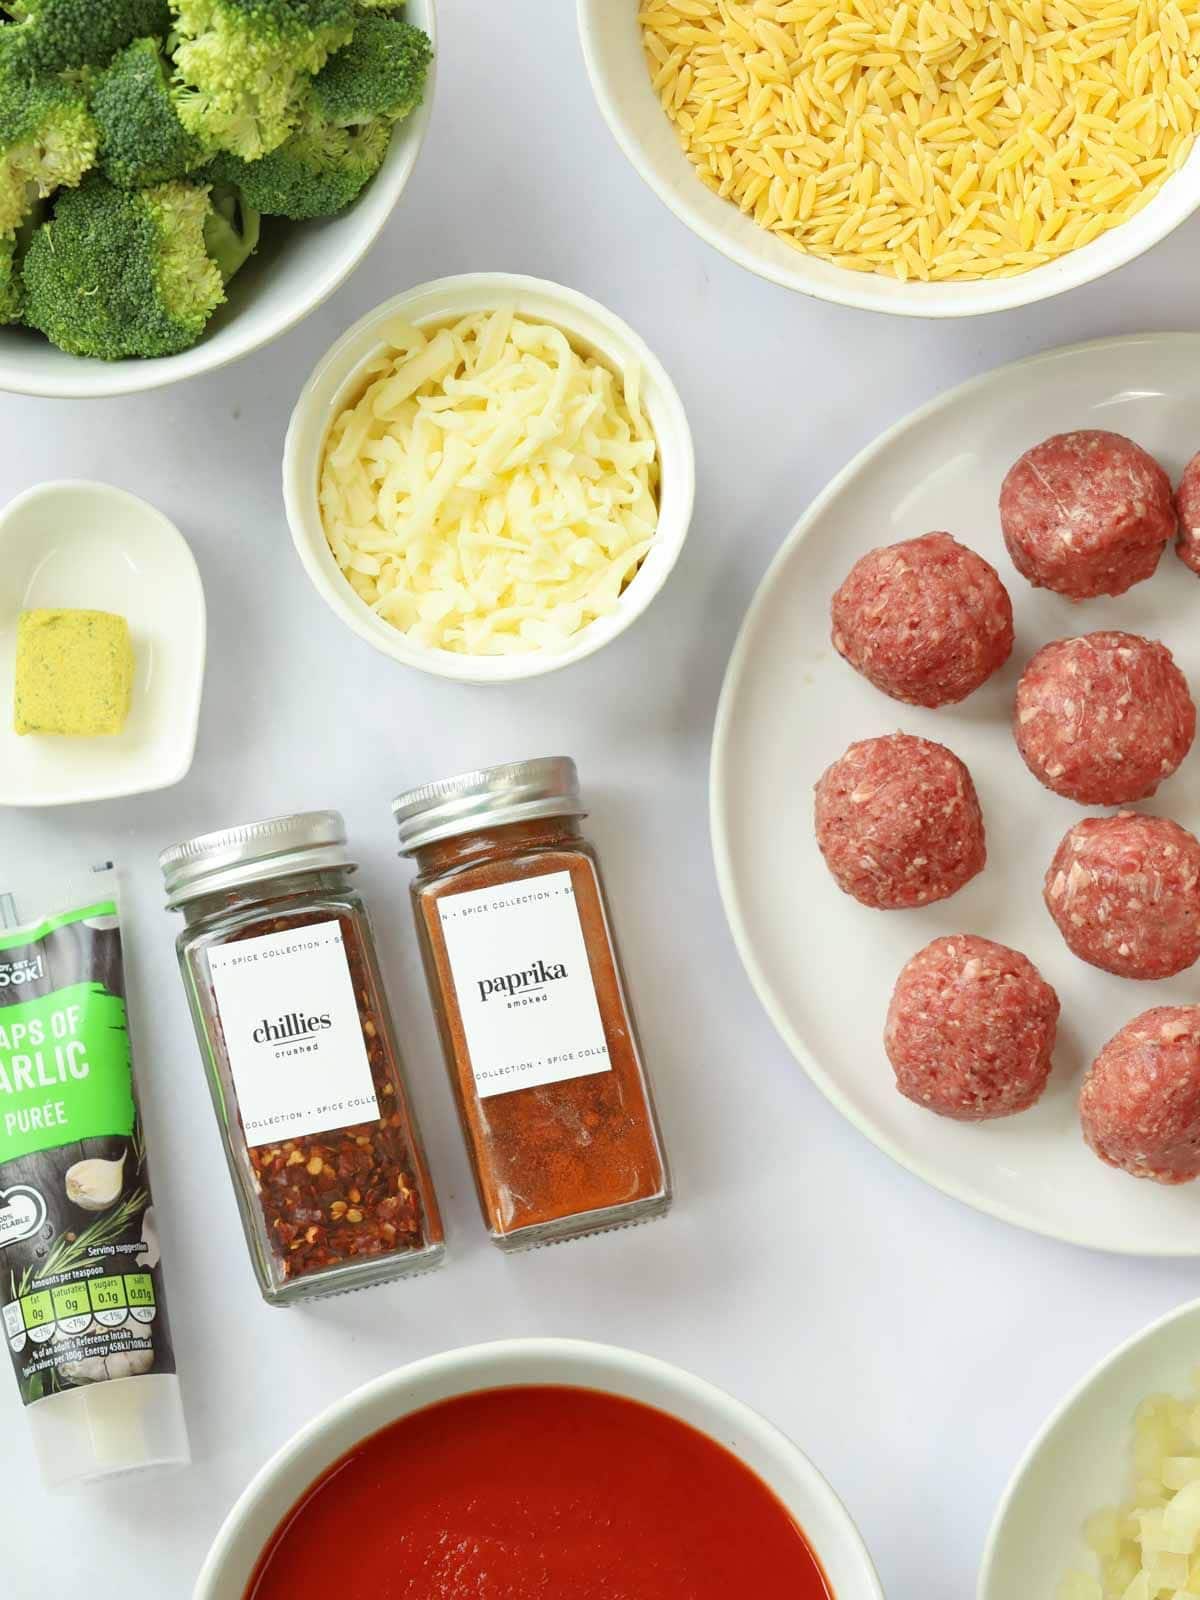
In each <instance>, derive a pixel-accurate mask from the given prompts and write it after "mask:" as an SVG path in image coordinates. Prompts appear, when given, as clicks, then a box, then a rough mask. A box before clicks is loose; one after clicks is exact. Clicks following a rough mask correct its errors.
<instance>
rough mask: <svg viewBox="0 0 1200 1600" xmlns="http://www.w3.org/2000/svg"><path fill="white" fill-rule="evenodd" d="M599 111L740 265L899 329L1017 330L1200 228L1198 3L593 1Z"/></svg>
mask: <svg viewBox="0 0 1200 1600" xmlns="http://www.w3.org/2000/svg"><path fill="white" fill-rule="evenodd" d="M578 8H579V29H580V36H581V39H582V43H583V50H584V56H585V59H586V61H587V66H588V72H589V74H590V76H591V80H592V86H593V89H594V90H595V93H596V97H597V100H598V101H599V104H600V109H601V111H602V112H603V114H604V116H605V118H606V120H607V121H608V124H609V127H610V128H611V129H612V132H613V134H614V135H615V137H616V139H617V142H618V143H619V144H620V146H621V148H622V149H623V150H624V152H625V154H626V155H627V156H628V157H629V159H630V161H631V162H632V163H633V165H634V166H635V167H636V168H637V170H638V172H640V173H641V175H642V177H643V178H644V179H645V180H646V182H647V183H648V184H649V185H650V186H651V188H652V189H654V191H655V192H656V193H657V194H658V196H659V198H660V199H662V200H664V201H665V202H666V204H667V205H668V206H669V207H670V208H671V210H672V211H673V212H674V213H675V215H676V216H677V217H679V218H680V220H681V221H682V222H684V223H686V224H687V226H688V227H689V228H691V229H692V231H693V232H694V233H697V234H698V235H699V236H700V237H701V238H702V239H704V240H706V241H707V243H709V244H711V245H713V246H715V247H716V248H717V249H718V250H720V251H722V252H723V253H724V254H725V255H727V256H729V257H730V258H731V259H732V260H734V261H736V262H738V263H739V265H741V266H744V267H748V268H749V269H750V270H751V271H752V272H756V273H758V274H759V275H760V276H761V277H764V278H769V279H771V280H772V281H773V282H775V283H779V284H782V285H784V286H785V287H786V288H789V289H798V290H800V291H801V292H803V293H805V294H811V295H815V296H817V297H818V298H820V299H824V300H834V301H839V302H841V303H842V304H845V305H851V306H859V307H863V308H865V309H868V310H872V311H884V312H890V313H892V314H895V315H901V316H924V317H956V316H974V315H977V314H979V313H981V312H990V311H1004V310H1008V309H1010V308H1011V307H1014V306H1019V305H1027V304H1029V303H1031V302H1033V301H1036V300H1042V299H1046V298H1047V297H1048V296H1050V295H1054V294H1060V293H1062V291H1063V290H1065V289H1072V288H1075V287H1076V286H1078V285H1079V284H1082V283H1087V282H1090V281H1091V280H1092V279H1094V278H1099V277H1102V276H1103V275H1104V274H1105V273H1107V272H1111V271H1113V270H1114V269H1115V268H1117V267H1120V266H1123V265H1124V264H1125V263H1126V262H1128V261H1132V260H1133V259H1134V258H1135V257H1136V256H1139V255H1141V254H1142V252H1143V251H1145V250H1147V249H1149V248H1150V247H1151V246H1152V245H1154V244H1156V243H1157V242H1158V241H1159V240H1160V239H1162V238H1164V237H1165V236H1166V235H1167V234H1168V233H1170V232H1171V230H1172V229H1173V228H1175V227H1177V226H1178V225H1179V223H1181V222H1182V221H1183V220H1184V219H1185V218H1186V217H1187V216H1189V215H1190V214H1191V212H1192V211H1194V210H1195V209H1196V207H1197V205H1200V154H1197V153H1195V152H1194V150H1193V146H1194V141H1195V135H1196V134H1197V133H1200V0H1033V3H1031V0H578Z"/></svg>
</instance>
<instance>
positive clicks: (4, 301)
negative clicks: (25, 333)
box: [0, 233, 25, 324]
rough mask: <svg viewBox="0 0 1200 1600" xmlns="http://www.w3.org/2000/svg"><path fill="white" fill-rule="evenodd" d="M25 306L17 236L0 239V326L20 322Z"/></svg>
mask: <svg viewBox="0 0 1200 1600" xmlns="http://www.w3.org/2000/svg"><path fill="white" fill-rule="evenodd" d="M24 304H25V286H24V284H23V283H22V282H21V265H20V262H19V261H18V259H17V236H16V234H14V233H10V234H7V235H6V236H4V237H0V324H3V323H6V322H20V320H21V311H22V308H23V306H24Z"/></svg>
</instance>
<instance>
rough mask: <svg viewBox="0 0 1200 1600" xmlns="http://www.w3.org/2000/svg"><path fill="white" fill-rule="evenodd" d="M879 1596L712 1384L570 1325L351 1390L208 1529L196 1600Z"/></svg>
mask: <svg viewBox="0 0 1200 1600" xmlns="http://www.w3.org/2000/svg"><path fill="white" fill-rule="evenodd" d="M331 1551H336V1575H337V1577H336V1591H337V1597H338V1600H368V1597H369V1600H378V1597H379V1596H380V1595H383V1594H386V1595H388V1596H389V1597H395V1600H462V1597H463V1596H465V1595H476V1594H480V1595H482V1594H486V1595H488V1596H489V1597H491V1596H494V1597H496V1600H519V1597H523V1596H528V1595H534V1594H536V1595H543V1594H544V1595H547V1596H567V1595H569V1596H570V1597H571V1600H601V1597H603V1600H667V1597H668V1596H669V1597H672V1600H678V1597H679V1596H680V1595H686V1596H687V1597H688V1600H729V1596H730V1595H755V1596H766V1595H786V1596H787V1597H788V1600H883V1591H882V1589H881V1588H880V1584H879V1579H878V1577H877V1576H876V1573H875V1569H874V1567H873V1565H872V1563H871V1558H870V1556H869V1555H868V1554H867V1551H866V1547H865V1546H864V1544H863V1542H862V1539H861V1538H860V1536H859V1533H858V1530H857V1529H856V1528H855V1526H854V1523H853V1521H852V1520H851V1518H850V1515H849V1513H848V1512H847V1511H846V1509H845V1507H844V1506H843V1505H842V1503H841V1501H840V1500H839V1499H838V1497H837V1496H836V1495H835V1494H834V1492H833V1490H832V1489H831V1488H830V1487H829V1485H828V1484H827V1483H826V1482H825V1479H824V1478H823V1477H822V1476H821V1474H820V1473H819V1472H818V1471H817V1469H816V1468H815V1467H814V1466H813V1465H812V1463H811V1462H810V1461H809V1460H808V1458H807V1457H806V1456H805V1455H804V1454H803V1453H802V1452H801V1451H800V1450H799V1449H798V1448H797V1447H796V1446H795V1445H794V1444H793V1443H792V1442H791V1440H789V1439H787V1438H786V1437H785V1436H784V1435H783V1434H782V1433H780V1432H779V1430H778V1429H777V1428H775V1427H773V1426H772V1425H771V1424H770V1423H768V1422H766V1421H765V1420H764V1419H763V1418H762V1417H760V1416H758V1414H757V1413H756V1412H754V1411H751V1410H750V1409H749V1408H748V1407H747V1406H744V1405H743V1404H742V1403H741V1402H740V1401H738V1400H734V1399H733V1398H732V1397H731V1396H729V1395H727V1394H724V1393H723V1392H722V1391H721V1390H720V1389H716V1388H714V1387H713V1386H712V1385H711V1384H709V1383H706V1382H704V1380H703V1379H700V1378H696V1377H693V1376H691V1375H690V1374H689V1373H686V1372H682V1371H680V1370H679V1369H678V1368H677V1367H672V1366H668V1365H667V1364H666V1363H665V1362H661V1361H656V1360H653V1359H651V1358H650V1357H648V1356H642V1355H637V1354H635V1353H633V1352H632V1351H628V1350H619V1349H615V1348H613V1347H611V1346H607V1345H598V1344H588V1343H583V1342H576V1341H573V1340H569V1339H521V1340H512V1341H505V1342H503V1343H498V1344H485V1345H476V1346H473V1347H471V1348H468V1349H464V1350H456V1351H451V1352H450V1353H449V1354H446V1355H440V1356H434V1357H431V1358H430V1359H429V1360H426V1361H418V1362H415V1363H414V1364H413V1365H411V1366H408V1367H402V1368H401V1369H400V1370H398V1371H396V1372H392V1373H389V1374H387V1376H385V1377H382V1378H378V1379H376V1381H375V1382H374V1383H369V1384H367V1385H366V1386H365V1387H364V1388H362V1389H356V1390H355V1391H354V1393H352V1394H350V1395H347V1396H346V1398H345V1399H344V1400H340V1401H338V1402H337V1404H335V1405H333V1406H331V1407H330V1408H329V1409H328V1410H327V1411H325V1412H323V1413H322V1415H321V1416H319V1417H317V1418H316V1420H315V1421H313V1422H311V1423H309V1424H308V1426H307V1427H306V1428H303V1429H301V1431H300V1432H299V1433H298V1434H297V1435H296V1436H295V1438H293V1439H292V1440H291V1441H290V1442H289V1443H288V1444H286V1445H284V1447H283V1449H282V1450H280V1451H279V1452H278V1453H277V1454H276V1455H275V1456H274V1457H273V1458H272V1459H271V1460H270V1461H269V1462H268V1463H267V1464H266V1466H265V1467H264V1468H263V1469H262V1471H261V1472H259V1474H258V1475H257V1477H255V1478H254V1479H253V1481H252V1482H251V1483H250V1484H249V1486H248V1487H247V1488H246V1490H245V1492H244V1493H243V1494H242V1496H241V1497H240V1499H239V1500H238V1501H237V1503H236V1504H235V1505H234V1507H233V1510H232V1511H231V1512H230V1514H229V1516H228V1517H227V1519H226V1521H225V1524H224V1526H223V1527H222V1528H221V1531H220V1532H219V1533H218V1535H217V1538H216V1541H215V1543H214V1544H213V1547H212V1549H211V1551H210V1552H209V1555H208V1559H207V1560H206V1561H205V1563H204V1567H203V1569H202V1571H201V1573H200V1576H199V1578H198V1580H197V1582H196V1588H195V1591H194V1600H282V1597H284V1596H286V1597H287V1600H294V1597H295V1596H296V1595H297V1594H308V1593H311V1592H313V1590H312V1579H313V1575H314V1574H319V1573H322V1572H326V1573H327V1572H328V1571H329V1570H330V1568H329V1555H330V1552H331Z"/></svg>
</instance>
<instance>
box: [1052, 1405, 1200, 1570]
mask: <svg viewBox="0 0 1200 1600" xmlns="http://www.w3.org/2000/svg"><path fill="white" fill-rule="evenodd" d="M1197 1377H1198V1378H1200V1374H1197ZM1131 1467H1132V1471H1131V1483H1132V1497H1131V1499H1130V1501H1129V1502H1128V1503H1126V1504H1125V1505H1123V1506H1121V1507H1119V1508H1117V1509H1115V1510H1106V1511H1098V1512H1096V1513H1095V1514H1094V1515H1093V1516H1091V1517H1089V1518H1088V1521H1087V1524H1086V1526H1085V1528H1084V1538H1085V1540H1086V1542H1087V1545H1088V1548H1089V1549H1090V1550H1091V1551H1092V1553H1093V1555H1094V1556H1095V1557H1096V1560H1097V1563H1098V1565H1099V1577H1096V1576H1093V1575H1091V1574H1085V1573H1082V1572H1071V1573H1068V1574H1067V1576H1066V1577H1065V1578H1064V1580H1063V1582H1062V1584H1061V1585H1060V1587H1059V1591H1058V1600H1164V1597H1165V1600H1191V1597H1192V1596H1195V1597H1197V1600H1200V1403H1198V1402H1197V1400H1196V1398H1195V1397H1193V1398H1192V1399H1191V1400H1186V1401H1185V1400H1179V1399H1176V1398H1175V1397H1174V1396H1173V1395H1151V1396H1150V1397H1149V1398H1148V1399H1146V1400H1144V1401H1143V1402H1142V1404H1141V1405H1140V1406H1139V1407H1138V1410H1137V1415H1136V1418H1135V1420H1134V1434H1133V1449H1132V1460H1131Z"/></svg>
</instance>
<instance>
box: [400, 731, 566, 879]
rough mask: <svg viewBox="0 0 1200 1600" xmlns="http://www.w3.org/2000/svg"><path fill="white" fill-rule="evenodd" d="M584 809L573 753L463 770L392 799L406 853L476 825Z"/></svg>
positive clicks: (531, 819) (402, 850) (530, 819)
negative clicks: (571, 756) (476, 770)
mask: <svg viewBox="0 0 1200 1600" xmlns="http://www.w3.org/2000/svg"><path fill="white" fill-rule="evenodd" d="M584 814H585V812H584V804H583V799H582V797H581V795H580V793H579V773H578V772H577V771H576V769H575V763H574V762H573V761H572V760H571V758H570V756H542V757H540V758H539V759H538V760H536V761H510V762H507V763H506V764H505V765H504V766H502V767H484V768H482V769H481V770H480V771H478V772H461V773H459V775H458V777H456V778H443V779H442V780H441V782H440V783H427V784H424V785H423V786H422V787H421V788H420V789H409V790H408V792H407V793H406V794H401V795H397V796H396V798H395V799H394V800H393V801H392V815H393V816H394V817H395V819H396V826H397V828H398V829H399V830H400V854H401V855H402V856H406V855H411V854H412V852H413V851H414V850H419V849H420V848H421V846H422V845H426V844H434V843H436V842H437V840H439V839H452V838H453V837H454V835H455V834H456V833H472V832H474V830H475V829H476V828H500V827H503V826H504V825H505V824H506V823H509V822H534V821H536V820H537V818H539V817H582V816H583V815H584Z"/></svg>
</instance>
